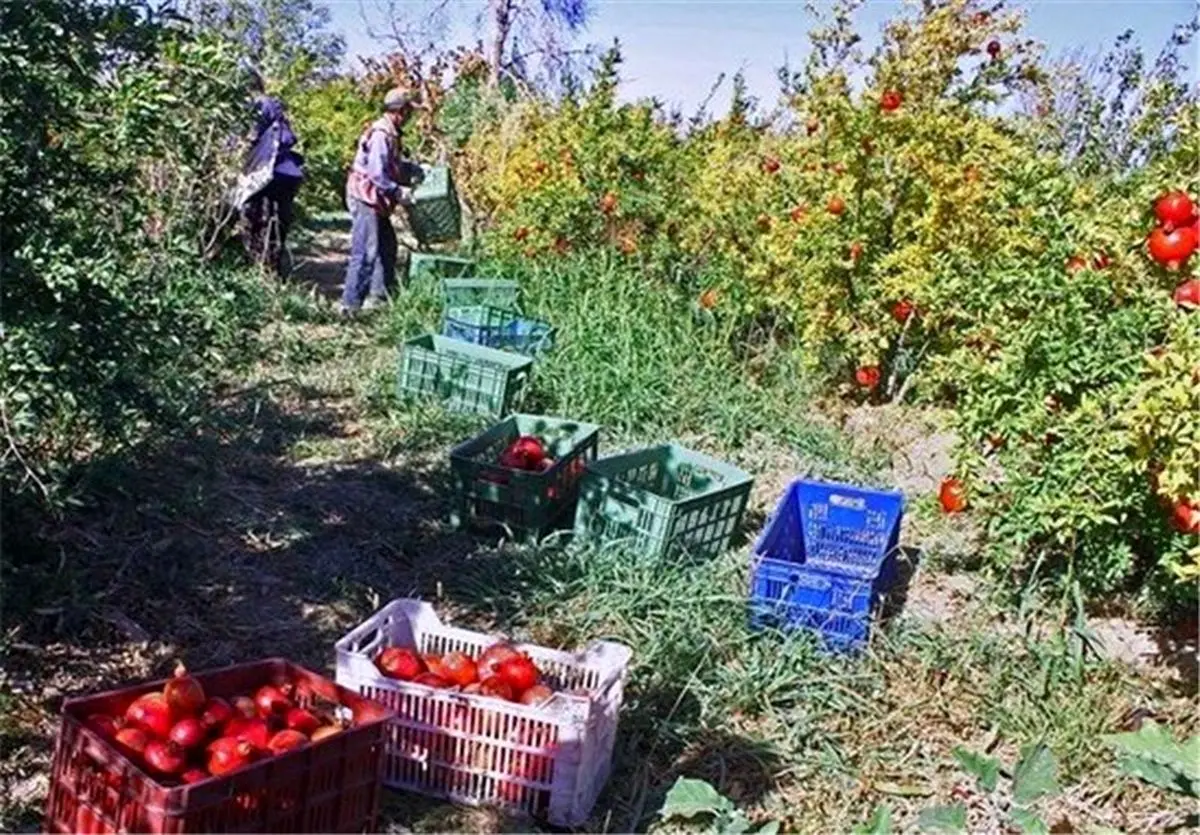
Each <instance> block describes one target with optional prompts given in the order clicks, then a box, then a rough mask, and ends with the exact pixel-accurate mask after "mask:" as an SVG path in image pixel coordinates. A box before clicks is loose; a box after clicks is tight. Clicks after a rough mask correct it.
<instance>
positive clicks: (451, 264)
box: [408, 252, 475, 282]
mask: <svg viewBox="0 0 1200 835" xmlns="http://www.w3.org/2000/svg"><path fill="white" fill-rule="evenodd" d="M474 272H475V259H473V258H466V257H464V256H461V255H442V254H440V253H437V252H414V253H411V254H410V255H409V256H408V280H409V281H410V282H414V281H419V280H420V279H422V278H425V277H426V276H430V277H432V278H464V277H466V276H469V275H471V274H472V273H474Z"/></svg>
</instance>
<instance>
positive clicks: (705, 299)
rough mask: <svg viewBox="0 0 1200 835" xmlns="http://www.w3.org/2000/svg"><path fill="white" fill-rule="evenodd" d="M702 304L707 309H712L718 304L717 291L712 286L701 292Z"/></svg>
mask: <svg viewBox="0 0 1200 835" xmlns="http://www.w3.org/2000/svg"><path fill="white" fill-rule="evenodd" d="M700 306H701V307H702V308H704V309H705V310H712V309H713V308H714V307H716V306H717V291H716V290H714V289H712V288H711V287H710V288H709V289H707V290H705V291H704V292H703V293H701V294H700Z"/></svg>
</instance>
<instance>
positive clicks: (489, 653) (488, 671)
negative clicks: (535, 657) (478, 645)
mask: <svg viewBox="0 0 1200 835" xmlns="http://www.w3.org/2000/svg"><path fill="white" fill-rule="evenodd" d="M520 657H521V653H519V652H517V651H516V650H515V649H513V648H512V647H511V646H509V645H508V644H492V646H490V647H488V648H487V649H485V650H484V651H483V654H482V655H480V656H479V661H478V662H477V666H478V668H479V678H480V679H487V678H491V677H492V676H494V675H496V670H497V669H498V668H499V666H500V665H501V664H502V663H503V662H505V661H507V660H509V659H510V658H520Z"/></svg>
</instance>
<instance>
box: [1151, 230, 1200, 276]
mask: <svg viewBox="0 0 1200 835" xmlns="http://www.w3.org/2000/svg"><path fill="white" fill-rule="evenodd" d="M1196 245H1197V240H1196V229H1195V227H1192V226H1181V227H1179V228H1178V229H1175V230H1173V231H1171V232H1167V231H1166V230H1164V229H1162V228H1161V227H1160V228H1157V229H1155V230H1154V231H1153V232H1151V233H1150V237H1149V238H1148V239H1147V240H1146V246H1147V248H1148V249H1149V250H1150V257H1151V258H1153V259H1154V260H1155V261H1157V262H1158V263H1160V264H1162V265H1163V266H1165V267H1166V268H1167V269H1168V270H1177V269H1179V268H1180V267H1181V266H1182V265H1183V263H1184V262H1185V261H1187V259H1188V258H1190V257H1191V256H1192V253H1193V252H1195V251H1196Z"/></svg>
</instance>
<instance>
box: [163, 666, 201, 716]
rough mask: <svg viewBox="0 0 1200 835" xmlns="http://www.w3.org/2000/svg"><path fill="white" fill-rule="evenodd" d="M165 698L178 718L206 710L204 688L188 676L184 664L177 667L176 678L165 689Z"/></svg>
mask: <svg viewBox="0 0 1200 835" xmlns="http://www.w3.org/2000/svg"><path fill="white" fill-rule="evenodd" d="M163 696H165V697H166V699H167V704H168V705H170V706H171V711H172V712H173V713H174V714H175V715H176V716H190V715H191V714H193V713H199V712H200V711H201V710H203V709H204V702H205V698H204V688H203V687H201V686H200V682H198V681H197V680H196V679H195V678H193V677H192V676H190V675H188V671H187V667H185V666H183V664H177V665H176V666H175V677H174V678H172V679H171V680H170V681H168V682H167V685H166V686H165V687H164V688H163Z"/></svg>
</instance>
